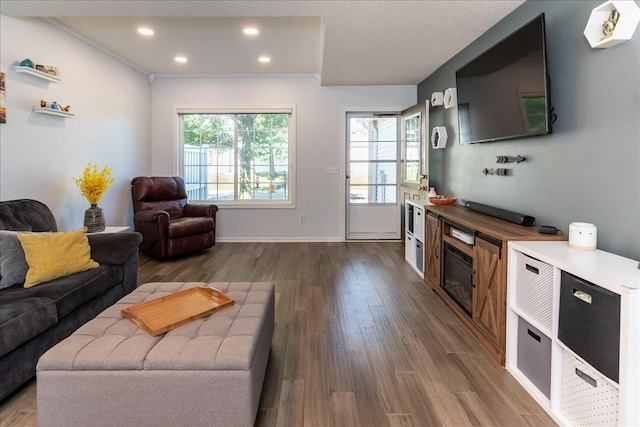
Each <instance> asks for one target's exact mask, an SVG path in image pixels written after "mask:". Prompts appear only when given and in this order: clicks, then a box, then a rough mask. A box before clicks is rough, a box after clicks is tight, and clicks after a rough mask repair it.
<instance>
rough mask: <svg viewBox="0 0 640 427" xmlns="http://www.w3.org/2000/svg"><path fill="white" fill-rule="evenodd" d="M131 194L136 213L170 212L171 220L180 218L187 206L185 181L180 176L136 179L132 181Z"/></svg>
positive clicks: (141, 177) (140, 177)
mask: <svg viewBox="0 0 640 427" xmlns="http://www.w3.org/2000/svg"><path fill="white" fill-rule="evenodd" d="M131 194H132V196H133V212H134V213H136V212H138V211H142V210H148V209H159V210H163V211H166V212H168V213H169V216H171V218H180V217H182V216H183V211H184V206H185V205H186V204H187V191H186V189H185V185H184V180H183V179H182V178H180V177H179V176H173V177H158V176H152V177H146V176H139V177H136V178H134V179H133V180H132V181H131Z"/></svg>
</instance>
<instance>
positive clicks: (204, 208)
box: [131, 176, 218, 259]
mask: <svg viewBox="0 0 640 427" xmlns="http://www.w3.org/2000/svg"><path fill="white" fill-rule="evenodd" d="M131 194H132V196H133V213H134V224H135V228H136V231H137V232H139V233H140V234H142V243H140V249H142V251H143V252H145V253H147V254H149V255H151V256H153V257H155V258H160V259H167V258H171V257H175V256H178V255H184V254H188V253H191V252H195V251H199V250H201V249H206V248H210V247H212V246H213V245H215V243H216V233H215V232H216V212H218V207H217V206H216V205H190V204H188V203H187V192H186V189H185V186H184V180H183V179H182V178H180V177H177V176H174V177H156V176H154V177H144V176H139V177H136V178H134V179H133V180H132V181H131Z"/></svg>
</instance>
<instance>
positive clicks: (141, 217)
mask: <svg viewBox="0 0 640 427" xmlns="http://www.w3.org/2000/svg"><path fill="white" fill-rule="evenodd" d="M134 220H135V221H136V222H163V220H164V222H165V223H166V224H168V223H169V220H170V217H169V213H168V212H167V211H161V210H159V209H149V210H145V211H138V212H136V214H135V215H134Z"/></svg>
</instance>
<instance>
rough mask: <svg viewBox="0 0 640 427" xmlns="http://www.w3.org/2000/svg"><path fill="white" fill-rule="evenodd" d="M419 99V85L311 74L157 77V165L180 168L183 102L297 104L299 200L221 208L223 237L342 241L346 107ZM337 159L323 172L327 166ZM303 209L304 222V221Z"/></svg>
mask: <svg viewBox="0 0 640 427" xmlns="http://www.w3.org/2000/svg"><path fill="white" fill-rule="evenodd" d="M415 103H416V87H415V86H384V87H365V86H358V87H322V86H320V84H319V82H318V81H317V80H316V79H315V78H311V77H253V78H247V77H219V78H214V77H197V78H196V77H191V78H184V77H159V78H158V79H156V81H155V82H154V83H153V86H152V101H151V104H152V117H151V126H152V132H151V136H152V171H153V174H154V175H172V174H179V173H178V171H177V170H176V159H175V154H176V127H175V125H176V117H175V108H176V107H178V106H212V107H233V106H236V107H237V106H267V105H295V106H296V113H297V117H296V134H297V148H296V150H297V151H296V154H297V159H296V169H297V170H296V173H297V176H296V183H295V192H296V207H295V208H294V209H274V208H271V209H249V208H231V207H227V208H225V207H220V211H219V212H218V215H219V216H218V228H217V233H216V235H217V239H218V240H221V241H260V240H261V241H296V240H299V241H334V240H335V241H339V240H342V239H343V237H344V236H343V230H342V228H341V226H342V224H343V222H344V220H343V218H344V210H343V209H344V207H343V206H344V205H343V200H342V197H343V194H344V189H343V186H344V165H343V164H342V162H343V161H344V160H343V159H344V153H343V151H344V145H343V144H344V123H343V122H344V113H345V111H347V110H349V111H373V110H380V111H400V110H403V109H405V108H407V107H410V106H412V105H414V104H415ZM338 165H339V166H340V170H341V173H340V174H338V175H326V174H325V166H338ZM301 214H304V216H305V222H304V223H300V215H301Z"/></svg>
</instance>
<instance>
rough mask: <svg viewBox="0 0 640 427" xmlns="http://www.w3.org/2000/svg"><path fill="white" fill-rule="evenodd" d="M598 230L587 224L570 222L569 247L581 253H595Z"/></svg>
mask: <svg viewBox="0 0 640 427" xmlns="http://www.w3.org/2000/svg"><path fill="white" fill-rule="evenodd" d="M597 241H598V229H597V228H596V226H595V225H593V224H589V223H588V222H572V223H571V224H570V225H569V247H570V248H573V249H579V250H581V251H595V250H596V244H597Z"/></svg>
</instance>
